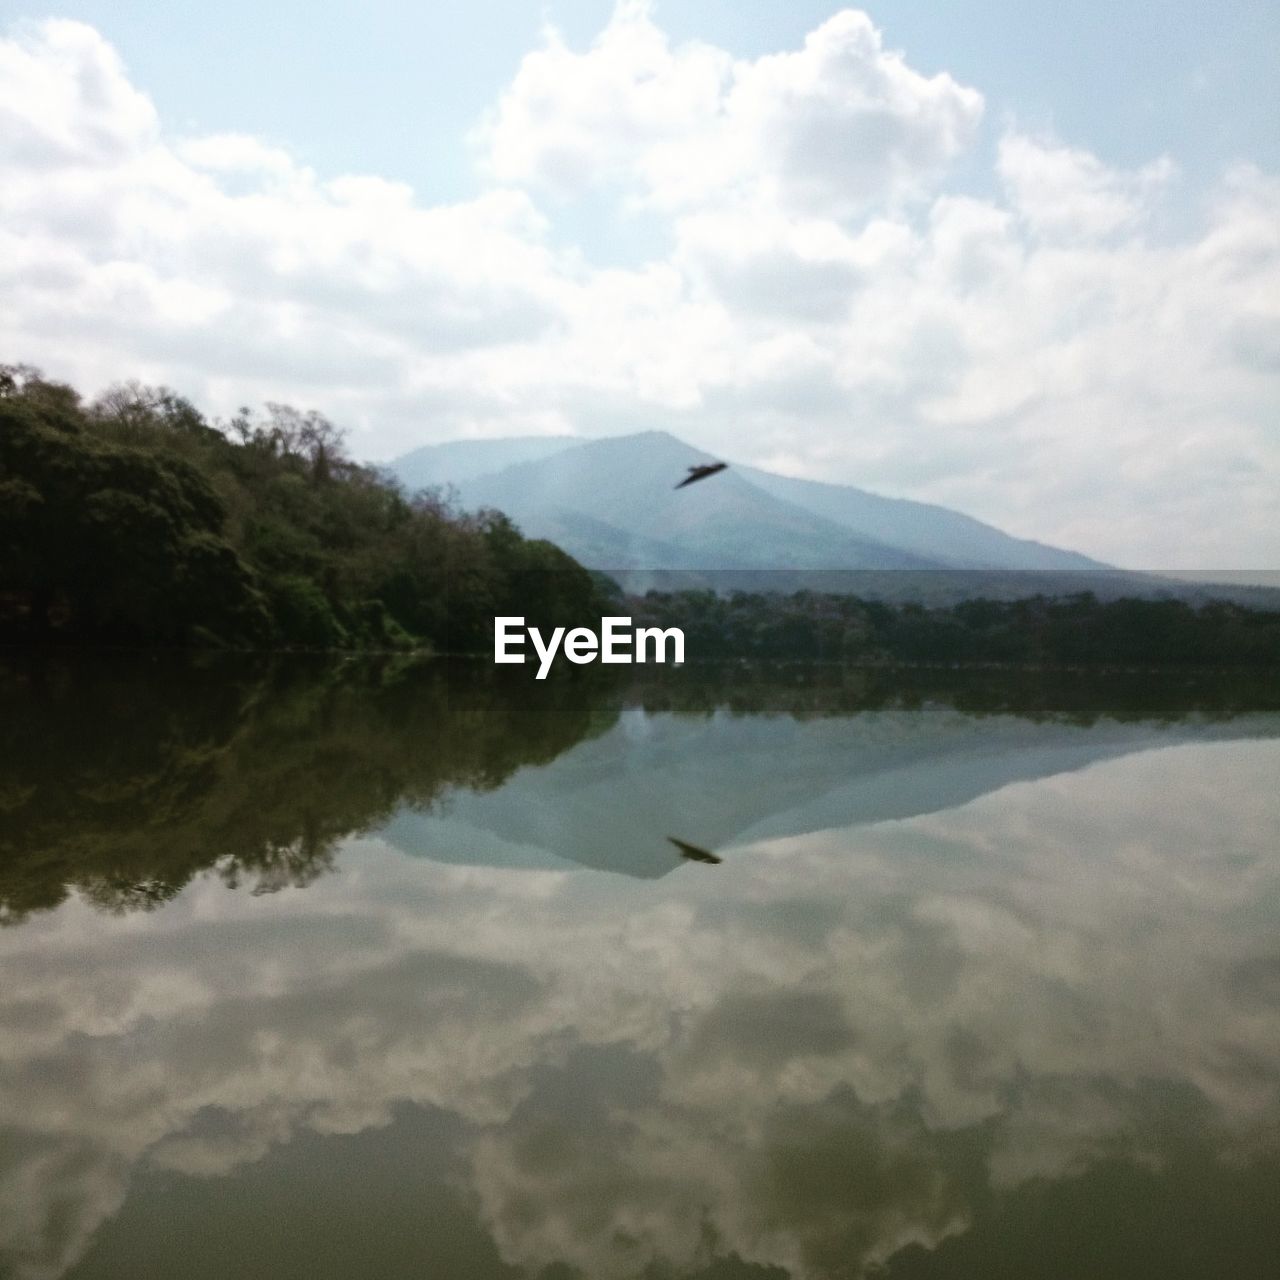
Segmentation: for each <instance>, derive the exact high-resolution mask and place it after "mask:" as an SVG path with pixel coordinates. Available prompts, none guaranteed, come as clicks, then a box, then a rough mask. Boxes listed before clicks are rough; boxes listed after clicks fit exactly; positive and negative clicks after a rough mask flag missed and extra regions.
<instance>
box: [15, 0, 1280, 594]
mask: <svg viewBox="0 0 1280 1280" xmlns="http://www.w3.org/2000/svg"><path fill="white" fill-rule="evenodd" d="M0 70H2V71H3V74H2V75H0V121H2V122H3V125H4V128H3V131H2V134H0V136H2V137H3V138H4V142H3V143H0V165H2V166H3V182H0V288H3V290H4V296H5V300H6V307H5V310H4V313H3V315H0V348H2V349H3V351H4V352H5V356H6V358H7V359H18V360H27V361H30V362H33V363H36V364H40V365H42V366H44V367H45V368H46V370H47V371H48V372H49V373H51V374H52V375H54V376H59V377H64V378H68V379H70V380H72V381H74V382H76V383H77V384H78V385H80V386H82V387H84V388H86V389H94V390H96V389H100V388H102V387H103V386H104V385H105V384H106V383H108V382H110V381H113V380H117V379H120V378H124V377H140V378H142V379H144V380H149V381H157V382H165V383H169V384H171V385H174V386H175V387H177V388H178V389H179V390H181V391H182V392H184V393H185V394H187V395H189V396H191V397H192V398H193V399H195V401H196V402H197V403H198V404H200V405H201V406H203V407H204V408H206V409H207V410H209V411H211V412H215V413H223V414H225V413H228V412H230V411H232V410H234V409H235V408H236V407H237V406H238V405H241V404H244V403H247V402H253V401H261V400H265V399H275V400H286V401H292V402H296V403H299V404H301V405H303V406H306V407H316V408H318V409H320V410H322V411H323V412H325V413H327V414H328V415H329V416H330V417H332V418H334V419H335V420H337V421H338V422H340V423H342V424H343V425H346V426H349V427H352V428H354V429H355V433H356V434H355V439H354V445H355V448H356V449H357V451H359V452H361V453H363V454H365V455H367V456H374V457H387V456H390V455H393V454H395V453H397V452H401V451H403V450H405V449H408V448H410V447H412V446H414V445H417V444H420V443H424V442H427V441H431V440H442V439H449V438H456V437H458V436H479V435H513V434H521V433H524V432H529V431H534V432H570V433H577V434H581V435H594V434H608V433H611V432H615V431H622V430H637V429H640V428H643V427H664V428H666V429H669V430H672V431H674V432H676V433H677V434H682V435H684V436H685V437H687V438H689V439H691V440H692V441H693V442H695V443H697V444H698V445H700V446H702V447H704V448H706V449H708V450H711V451H714V452H716V453H721V454H724V455H726V456H728V457H730V458H732V459H737V460H740V461H743V462H764V461H767V460H777V459H784V460H785V462H786V465H787V467H788V469H789V470H791V471H793V472H794V473H797V474H803V475H809V476H812V477H815V478H821V479H828V480H839V481H844V482H847V483H853V484H858V485H861V486H863V487H866V488H870V489H873V490H878V491H880V492H887V493H890V494H894V495H899V496H907V497H914V498H918V499H923V500H928V501H935V502H941V503H944V504H947V505H951V506H955V507H958V508H960V509H961V510H965V511H968V512H970V513H972V514H974V515H977V516H979V517H981V518H984V519H987V520H989V521H991V522H993V523H996V524H998V525H1000V526H1002V527H1004V528H1006V529H1008V530H1009V531H1010V532H1012V533H1015V534H1018V535H1021V536H1027V537H1036V538H1039V539H1041V540H1044V541H1050V542H1056V543H1058V544H1060V545H1066V546H1070V547H1073V548H1076V549H1079V550H1083V551H1086V552H1089V553H1091V554H1093V555H1096V556H1099V557H1101V558H1103V559H1106V560H1111V561H1114V562H1116V563H1120V564H1125V565H1129V566H1133V567H1149V568H1202V569H1211V568H1219V569H1222V568H1246V567H1253V568H1265V567H1268V566H1274V565H1275V563H1277V561H1280V522H1277V520H1276V519H1275V497H1274V495H1275V492H1276V487H1277V483H1280V479H1278V477H1280V439H1278V438H1277V436H1276V432H1275V426H1274V424H1275V421H1276V415H1277V412H1278V411H1280V233H1277V227H1278V226H1280V183H1277V180H1276V178H1274V177H1273V176H1271V175H1268V174H1265V173H1262V172H1259V171H1258V170H1256V169H1255V168H1251V167H1249V166H1247V165H1237V166H1235V167H1234V168H1231V169H1229V170H1227V171H1226V172H1224V174H1223V176H1222V178H1221V181H1220V182H1219V183H1218V184H1217V185H1216V186H1215V188H1214V189H1213V190H1212V191H1210V192H1208V193H1205V199H1204V202H1203V207H1202V208H1201V209H1200V210H1199V211H1198V212H1197V213H1196V214H1195V216H1194V217H1192V216H1189V214H1188V208H1187V202H1188V201H1190V200H1191V198H1192V197H1191V194H1190V193H1187V192H1185V191H1182V190H1181V189H1180V188H1179V187H1178V186H1177V184H1175V183H1174V181H1173V178H1174V175H1175V169H1174V165H1173V162H1172V160H1170V159H1168V158H1159V159H1155V160H1153V161H1152V162H1151V163H1150V164H1147V165H1144V166H1140V167H1138V168H1137V169H1133V170H1130V169H1125V168H1118V167H1115V166H1112V165H1109V164H1107V163H1105V162H1104V160H1102V159H1101V158H1100V157H1098V156H1096V155H1094V154H1092V153H1091V152H1090V151H1088V150H1086V149H1085V148H1083V147H1081V146H1079V145H1075V144H1068V143H1066V142H1063V141H1061V140H1058V139H1054V138H1052V137H1049V136H1043V135H1039V134H1037V135H1031V134H1028V133H1026V132H1024V131H1021V130H1020V129H1019V128H1018V127H1017V125H1016V122H1015V123H1013V124H1010V125H1007V126H1006V127H1005V129H1004V133H1003V136H1002V138H1001V139H1000V140H999V142H998V147H997V152H996V162H995V167H994V169H993V170H992V172H991V173H990V175H989V178H990V183H991V192H992V194H985V195H983V194H974V193H973V192H970V193H968V194H958V193H956V192H955V191H954V190H949V189H948V185H947V175H948V171H949V166H950V165H951V163H952V162H953V161H954V160H956V159H957V158H964V159H965V160H966V162H967V163H969V164H970V166H971V167H972V164H973V163H974V162H976V160H977V159H978V157H979V155H980V152H979V151H978V149H977V148H976V146H975V141H976V139H977V138H978V136H979V134H978V130H979V129H980V126H981V120H982V115H983V108H984V103H983V99H982V96H981V94H980V93H979V92H978V90H976V89H974V88H972V87H969V86H965V85H962V84H960V83H958V82H957V81H956V80H955V79H954V78H953V77H951V76H949V75H947V74H945V73H938V74H934V75H925V74H923V73H921V72H919V71H917V70H915V69H914V68H912V67H911V66H910V64H909V63H908V62H907V60H906V59H905V58H904V57H903V56H902V55H900V54H898V53H895V52H892V51H891V50H889V49H888V48H887V47H886V45H885V43H884V40H883V38H882V37H881V35H880V33H879V32H878V30H877V29H876V28H875V26H874V25H873V24H872V22H871V20H870V19H869V18H868V17H867V16H866V15H865V14H862V13H859V12H855V11H851V10H846V11H842V12H840V13H837V14H836V15H834V16H833V17H832V18H830V19H829V20H828V21H826V22H825V23H823V24H822V25H821V26H819V27H818V28H817V29H815V30H814V31H813V32H811V33H810V34H809V36H808V37H807V38H806V40H805V41H804V43H803V44H802V46H801V47H799V48H797V49H792V50H783V51H779V52H776V53H772V54H769V55H767V56H763V57H759V58H756V59H753V60H752V59H737V58H734V57H732V56H731V55H730V54H728V53H727V52H726V51H724V50H721V49H717V48H714V47H712V46H710V45H707V44H705V43H697V42H686V43H679V44H677V43H673V42H672V41H671V40H670V39H669V38H668V37H667V35H666V34H665V32H663V31H662V29H661V28H660V27H659V26H658V25H657V23H656V21H655V19H654V17H653V15H652V13H651V12H650V9H649V7H648V6H647V5H645V4H642V3H624V4H621V5H620V6H619V7H618V9H617V11H616V12H615V14H614V16H613V18H612V19H611V21H610V22H609V23H608V24H607V26H606V27H605V29H604V30H603V31H602V32H601V33H600V35H599V36H598V38H597V39H596V40H595V41H594V42H593V43H592V44H591V45H590V46H589V47H587V48H586V49H584V50H575V49H572V48H570V47H569V46H568V45H567V44H566V43H565V41H564V40H563V38H562V37H560V36H559V35H558V34H556V33H555V32H554V31H548V32H547V33H546V35H545V36H544V38H543V41H542V43H541V45H540V47H539V48H537V49H535V50H533V51H532V52H530V53H529V54H528V55H527V56H526V57H525V58H524V60H523V61H522V63H521V64H520V66H519V68H518V69H517V71H516V73H515V75H514V76H513V78H512V80H511V83H510V84H509V85H508V87H507V89H506V91H505V92H504V93H503V94H502V95H501V96H500V97H499V99H498V101H497V102H496V103H495V105H494V107H493V109H492V111H491V112H490V113H489V115H488V116H487V117H486V119H485V120H484V121H483V123H482V124H481V126H480V128H479V129H478V130H477V133H476V135H475V138H474V139H473V141H474V144H475V146H476V147H477V149H478V155H479V158H480V160H481V167H482V169H483V170H484V172H485V174H487V179H486V180H485V182H484V183H483V184H482V185H481V187H480V189H479V190H478V191H477V193H476V194H475V195H474V196H473V197H472V198H469V199H466V200H462V201H459V202H457V203H454V204H448V205H439V204H437V205H432V204H428V203H424V202H423V201H422V199H421V198H420V197H419V196H418V195H417V194H416V193H415V192H414V191H413V190H412V189H411V188H410V187H408V186H407V185H405V184H403V183H398V182H391V181H388V180H386V179H383V178H380V177H378V176H376V175H367V174H366V175H340V176H327V175H322V174H319V173H317V172H315V171H314V170H313V169H311V168H309V167H308V166H306V165H304V164H302V163H300V162H299V161H298V160H297V159H296V158H295V157H294V156H292V155H291V154H290V153H289V152H288V151H286V150H284V149H282V148H280V147H278V146H274V145H272V144H270V143H269V142H268V141H266V140H264V139H262V138H258V137H252V136H246V135H239V134H213V135H204V136H194V137H192V136H180V135H176V134H174V133H172V132H171V131H170V130H169V129H167V128H166V127H165V126H164V122H161V121H159V120H158V119H157V116H156V112H155V110H154V108H153V106H152V105H151V103H150V101H149V100H148V99H147V97H146V96H145V94H144V93H143V92H142V91H141V90H140V89H139V88H138V87H137V86H135V85H134V84H133V83H132V82H131V81H130V79H129V76H128V74H127V72H126V70H125V68H124V67H123V65H122V64H121V61H120V59H119V57H118V55H117V54H116V52H115V51H114V50H113V49H112V48H111V46H110V45H109V44H108V43H107V42H106V41H105V40H104V39H103V38H102V37H101V36H100V35H99V34H98V33H97V32H95V31H94V30H93V29H92V28H90V27H87V26H84V25H83V24H79V23H74V22H63V21H55V22H48V23H42V24H36V25H32V26H28V27H24V28H21V29H20V30H19V31H18V32H17V34H15V35H14V36H12V38H10V39H8V40H4V41H0ZM970 185H972V184H970ZM1175 199H1176V200H1180V201H1182V202H1183V204H1182V206H1180V209H1179V210H1174V208H1173V202H1174V201H1175ZM593 201H602V202H603V203H602V204H601V205H599V206H598V209H603V210H604V212H599V211H598V209H597V213H595V214H590V215H588V214H584V212H583V211H584V210H586V209H590V208H593V207H597V206H594V205H593V203H592V202H593ZM638 206H643V207H644V208H645V210H646V215H645V216H646V217H647V218H649V219H651V220H653V225H654V226H656V227H657V228H658V230H659V232H660V235H659V240H660V241H664V242H665V243H664V244H663V247H662V248H661V249H658V250H656V251H654V252H653V253H652V254H651V255H650V256H649V258H648V259H647V260H645V261H643V262H636V261H634V257H633V256H630V255H628V254H626V253H623V254H622V255H620V258H619V260H618V261H609V260H607V259H599V258H596V259H593V258H592V257H590V256H589V255H587V254H586V253H584V252H583V251H582V250H581V249H579V248H577V247H575V246H574V244H573V243H572V240H573V227H574V226H575V225H576V224H575V219H580V218H581V217H584V216H591V217H596V218H597V220H599V219H603V220H604V223H605V224H607V225H608V227H609V228H610V229H611V230H612V231H613V232H614V233H615V234H616V235H617V236H619V237H620V238H621V239H623V240H625V238H626V235H627V228H628V225H629V224H628V219H629V218H630V217H631V213H630V212H629V211H630V210H634V209H635V208H636V207H638ZM1175 213H1178V216H1177V217H1175V216H1174V214H1175ZM1175 227H1177V228H1180V229H1179V230H1176V231H1175V230H1174V228H1175Z"/></svg>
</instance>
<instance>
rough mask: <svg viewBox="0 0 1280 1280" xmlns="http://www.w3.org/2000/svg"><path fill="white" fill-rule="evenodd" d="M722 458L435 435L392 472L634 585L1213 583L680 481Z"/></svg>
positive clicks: (824, 503)
mask: <svg viewBox="0 0 1280 1280" xmlns="http://www.w3.org/2000/svg"><path fill="white" fill-rule="evenodd" d="M714 460H715V459H713V458H712V457H711V455H710V454H707V453H705V452H703V451H702V450H701V449H696V448H694V447H693V446H691V445H688V444H685V443H684V442H683V441H682V440H678V439H677V438H676V437H675V436H672V435H670V434H668V433H667V432H665V431H646V432H641V433H638V434H636V435H629V436H617V437H612V438H610V439H601V440H583V439H581V438H578V437H573V436H556V437H519V438H514V439H506V440H466V441H455V442H452V443H448V444H439V445H427V446H425V447H424V448H421V449H416V450H414V451H413V452H412V453H408V454H405V455H404V456H403V457H401V458H398V459H397V460H396V461H394V462H393V463H391V464H390V466H389V467H388V470H389V471H390V472H391V473H392V474H393V475H394V476H395V477H396V478H397V479H398V480H400V481H401V483H402V484H404V486H405V487H406V488H407V489H409V490H416V489H421V488H430V487H436V486H452V488H453V489H454V490H455V491H456V493H457V496H458V499H459V501H460V502H461V504H462V505H463V506H464V507H467V508H470V509H476V508H479V507H496V508H497V509H499V510H501V511H504V512H506V513H507V515H509V516H510V517H511V518H512V519H513V520H514V521H515V522H516V524H517V525H519V527H520V528H521V530H522V531H523V532H524V533H525V534H527V535H529V536H531V537H539V538H547V539H549V540H550V541H552V542H555V543H556V544H558V545H559V546H561V547H563V548H564V549H565V550H566V551H568V552H569V553H570V554H571V555H573V556H574V557H575V558H576V559H577V560H579V561H580V562H581V563H583V564H585V565H587V566H588V567H590V568H593V569H602V570H605V571H606V572H609V573H611V574H612V575H613V576H614V577H615V578H617V579H618V580H619V581H620V582H621V583H622V584H623V585H624V586H625V587H627V588H628V589H629V590H633V591H635V590H645V589H647V588H649V587H658V588H667V589H677V588H680V587H687V586H714V587H718V588H721V589H724V588H728V587H736V588H742V589H754V590H770V589H773V590H784V591H794V590H798V589H801V588H808V589H811V590H829V591H853V592H857V593H858V594H861V595H866V596H872V597H875V596H879V597H882V598H898V599H902V598H918V599H925V600H933V601H944V600H947V599H955V598H960V597H964V596H973V595H990V596H1005V597H1009V596H1025V595H1030V594H1034V593H1036V592H1043V593H1046V594H1061V593H1065V592H1069V591H1080V590H1093V591H1095V592H1097V593H1098V594H1099V595H1119V594H1133V593H1134V592H1135V591H1136V592H1140V593H1143V594H1151V593H1158V594H1170V595H1180V596H1196V595H1203V594H1207V593H1206V592H1205V591H1204V589H1203V588H1200V589H1196V588H1185V587H1181V586H1174V585H1172V584H1171V583H1170V582H1169V581H1168V580H1166V579H1154V578H1149V577H1147V576H1146V575H1138V574H1132V573H1127V572H1123V571H1120V570H1116V569H1112V568H1110V567H1109V566H1107V565H1105V564H1102V563H1101V562H1100V561H1097V560H1092V559H1090V558H1089V557H1088V556H1084V555H1080V554H1079V553H1077V552H1074V551H1067V550H1063V549H1061V548H1058V547H1051V546H1046V545H1045V544H1043V543H1040V542H1033V541H1030V540H1028V539H1023V538H1015V537H1012V536H1010V535H1009V534H1007V533H1003V532H1001V530H999V529H996V528H994V527H993V526H991V525H988V524H984V523H982V521H980V520H975V519H973V518H972V517H970V516H966V515H962V514H960V513H959V512H957V511H951V510H948V509H947V508H945V507H939V506H934V505H931V504H929V503H924V502H911V501H907V500H905V499H899V498H885V497H881V496H879V495H877V494H873V493H868V492H867V491H866V490H863V489H857V488H854V487H852V486H849V485H838V484H824V483H819V482H817V481H812V480H797V479H793V478H791V477H788V476H780V475H774V474H771V473H770V472H767V471H761V470H759V469H757V468H755V467H747V466H736V465H731V466H730V468H729V469H728V470H727V471H724V472H722V473H721V474H719V475H716V476H713V477H711V478H710V479H708V480H705V481H702V482H700V483H698V484H696V485H692V486H690V487H688V488H686V489H677V488H675V485H676V483H677V482H678V481H679V480H680V479H682V478H683V477H684V475H685V474H686V472H687V470H688V468H690V467H692V466H695V465H697V464H700V463H705V462H709V461H714ZM907 571H910V572H907Z"/></svg>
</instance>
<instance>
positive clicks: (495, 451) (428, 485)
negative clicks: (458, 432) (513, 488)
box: [388, 436, 582, 492]
mask: <svg viewBox="0 0 1280 1280" xmlns="http://www.w3.org/2000/svg"><path fill="white" fill-rule="evenodd" d="M581 443H582V440H581V438H579V437H578V436H509V437H507V438H506V439H503V440H450V441H448V442H447V443H446V444H429V445H426V446H425V447H424V448H421V449H415V450H413V452H412V453H406V454H405V455H404V456H403V457H400V458H397V459H396V460H395V462H393V463H392V464H391V466H390V467H389V468H388V470H389V471H391V472H392V474H393V475H394V476H395V477H396V479H397V480H399V481H400V483H401V484H403V485H404V487H405V488H406V489H408V490H410V492H412V491H413V490H415V489H433V488H436V487H437V486H444V485H449V484H451V485H454V486H455V487H456V486H458V485H461V484H462V482H463V481H464V480H474V479H475V478H476V476H482V475H487V474H488V473H489V472H492V471H501V470H502V469H503V468H504V467H510V466H514V465H517V464H519V463H521V462H534V461H537V460H538V459H539V458H547V457H550V456H551V455H552V454H553V453H559V452H560V451H561V450H562V449H567V448H569V447H571V446H572V445H576V444H581Z"/></svg>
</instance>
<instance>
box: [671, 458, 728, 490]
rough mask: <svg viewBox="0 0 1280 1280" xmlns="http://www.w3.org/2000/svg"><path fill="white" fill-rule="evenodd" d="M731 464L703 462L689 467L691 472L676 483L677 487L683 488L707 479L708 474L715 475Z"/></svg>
mask: <svg viewBox="0 0 1280 1280" xmlns="http://www.w3.org/2000/svg"><path fill="white" fill-rule="evenodd" d="M728 465H729V464H728V463H727V462H701V463H697V464H696V465H694V466H692V467H690V468H689V474H688V475H687V476H685V478H684V479H683V480H681V481H680V483H679V484H678V485H676V488H677V489H683V488H684V487H685V485H687V484H694V483H695V482H696V481H698V480H705V479H706V478H707V477H708V476H713V475H715V474H716V472H717V471H723V470H724V469H725V468H726V467H727V466H728Z"/></svg>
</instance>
